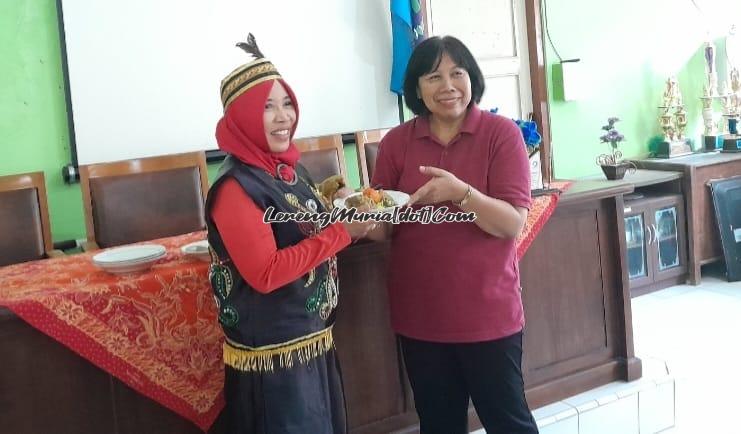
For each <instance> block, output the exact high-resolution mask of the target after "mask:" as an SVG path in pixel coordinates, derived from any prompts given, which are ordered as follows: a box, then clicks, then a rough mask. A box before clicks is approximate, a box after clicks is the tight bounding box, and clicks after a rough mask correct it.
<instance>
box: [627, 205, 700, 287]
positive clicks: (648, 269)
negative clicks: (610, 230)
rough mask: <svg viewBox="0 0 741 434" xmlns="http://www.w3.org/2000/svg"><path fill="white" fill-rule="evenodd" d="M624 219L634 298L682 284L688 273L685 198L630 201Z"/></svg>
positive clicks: (629, 275) (628, 263)
mask: <svg viewBox="0 0 741 434" xmlns="http://www.w3.org/2000/svg"><path fill="white" fill-rule="evenodd" d="M623 218H624V220H625V243H626V263H627V268H628V278H629V280H630V290H631V295H633V296H636V295H640V294H644V293H646V292H650V291H653V290H657V289H660V288H665V287H667V286H671V285H675V284H677V283H682V282H683V281H684V279H685V276H686V274H687V247H686V240H685V238H686V230H685V214H684V198H683V197H682V195H679V194H671V195H660V196H654V195H646V196H644V197H643V198H641V199H636V200H626V201H625V209H624V217H623Z"/></svg>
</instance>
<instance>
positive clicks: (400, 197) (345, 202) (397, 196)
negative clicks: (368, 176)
mask: <svg viewBox="0 0 741 434" xmlns="http://www.w3.org/2000/svg"><path fill="white" fill-rule="evenodd" d="M408 202H409V195H408V194H406V193H404V192H403V191H396V190H376V189H374V188H365V189H363V191H361V192H358V193H353V194H351V195H349V196H347V197H344V198H339V199H335V200H334V206H335V207H337V208H356V209H359V210H362V211H365V212H387V211H391V210H392V209H394V207H397V206H404V205H406V204H407V203H408Z"/></svg>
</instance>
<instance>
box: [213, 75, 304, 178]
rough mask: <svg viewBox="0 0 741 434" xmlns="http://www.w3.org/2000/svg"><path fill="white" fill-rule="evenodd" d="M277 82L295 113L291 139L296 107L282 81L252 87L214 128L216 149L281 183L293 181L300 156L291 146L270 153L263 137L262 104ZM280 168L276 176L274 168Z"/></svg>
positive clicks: (294, 125)
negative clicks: (275, 178)
mask: <svg viewBox="0 0 741 434" xmlns="http://www.w3.org/2000/svg"><path fill="white" fill-rule="evenodd" d="M276 82H279V83H280V84H282V85H283V87H284V88H285V89H286V93H288V96H289V97H290V98H291V102H292V103H293V107H294V108H295V109H296V122H295V123H294V124H293V127H292V128H291V139H293V135H294V133H295V132H296V125H297V124H298V103H297V102H296V95H295V94H294V93H293V90H292V89H291V88H290V86H288V84H286V82H285V81H283V80H267V81H264V82H262V83H259V84H256V85H254V86H253V87H252V88H250V89H248V90H247V91H246V92H244V93H243V94H241V95H239V96H238V97H237V98H236V99H235V100H234V101H232V103H231V104H229V106H227V109H226V112H225V113H224V117H222V118H221V119H220V120H219V123H218V124H217V125H216V142H217V143H218V145H219V149H221V150H222V151H224V152H228V153H229V154H232V155H234V156H235V157H236V158H238V159H239V160H240V161H242V162H243V163H246V164H249V165H250V166H254V167H258V168H260V169H263V170H265V171H266V172H268V173H269V174H271V175H273V176H276V177H280V178H281V179H283V180H285V181H289V182H290V181H293V179H294V176H295V171H294V168H295V167H296V162H297V161H298V159H299V158H300V157H301V153H300V152H299V150H298V149H297V148H296V146H295V145H294V144H293V142H291V143H290V144H289V146H288V149H286V150H285V151H283V152H272V151H271V150H270V147H269V146H268V138H267V136H266V135H265V126H264V124H263V116H264V113H265V102H266V101H267V99H268V95H269V94H270V91H271V89H272V88H273V85H274V84H275V83H276ZM279 165H280V167H281V170H280V173H278V167H279Z"/></svg>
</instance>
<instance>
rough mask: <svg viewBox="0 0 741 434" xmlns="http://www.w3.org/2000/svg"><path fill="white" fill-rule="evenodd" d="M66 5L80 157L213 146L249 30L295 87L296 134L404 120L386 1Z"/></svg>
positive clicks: (166, 0)
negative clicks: (225, 91)
mask: <svg viewBox="0 0 741 434" xmlns="http://www.w3.org/2000/svg"><path fill="white" fill-rule="evenodd" d="M61 3H62V10H63V14H64V30H65V35H66V48H67V60H68V68H69V80H70V93H71V102H72V111H73V121H74V127H75V142H76V147H77V152H78V162H79V164H86V163H93V162H100V161H113V160H120V159H127V158H134V157H142V156H151V155H161V154H170V153H177V152H186V151H191V150H200V149H215V148H216V143H215V139H214V127H215V125H216V122H217V120H218V119H219V117H220V116H221V113H222V109H221V103H220V100H219V84H220V81H221V79H222V78H223V77H224V76H226V75H227V74H228V73H229V72H230V71H231V70H232V69H233V68H235V67H237V66H239V65H240V64H243V63H246V62H247V61H248V60H249V59H250V58H249V56H248V55H247V54H246V53H244V52H243V51H242V50H240V49H238V48H236V47H235V46H234V44H235V43H236V42H238V41H243V40H245V38H246V36H247V33H248V32H252V33H253V34H255V36H256V38H257V42H258V44H259V46H260V48H261V50H262V51H263V53H264V54H265V55H266V57H268V58H270V59H271V60H272V61H273V63H274V64H275V65H276V67H277V68H278V70H279V71H280V72H281V74H282V75H283V77H284V78H285V79H286V80H287V81H288V83H289V84H291V86H292V87H293V88H294V90H295V92H296V94H297V97H298V100H299V106H300V109H301V118H300V121H299V127H298V131H297V137H309V136H315V135H323V134H331V133H345V132H353V131H356V130H361V129H372V128H381V127H388V126H393V125H396V124H397V123H398V111H397V108H396V97H395V95H394V94H393V93H391V91H389V90H388V88H389V77H390V68H391V67H390V65H391V26H390V13H389V10H388V9H389V3H388V1H387V0H318V1H302V0H283V1H280V2H278V1H276V2H264V1H253V0H209V1H204V0H157V1H146V0H127V1H119V0H116V1H114V0H100V1H95V2H91V1H89V0H62V1H61Z"/></svg>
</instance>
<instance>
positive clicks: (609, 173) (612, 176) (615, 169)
mask: <svg viewBox="0 0 741 434" xmlns="http://www.w3.org/2000/svg"><path fill="white" fill-rule="evenodd" d="M600 167H601V168H602V172H603V173H604V174H605V177H607V179H609V180H611V181H614V180H617V179H623V177H624V176H625V171H626V170H628V167H630V165H629V164H627V163H618V164H602V165H600Z"/></svg>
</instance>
